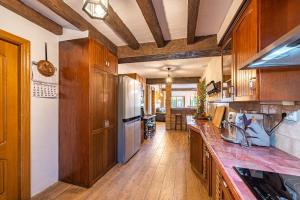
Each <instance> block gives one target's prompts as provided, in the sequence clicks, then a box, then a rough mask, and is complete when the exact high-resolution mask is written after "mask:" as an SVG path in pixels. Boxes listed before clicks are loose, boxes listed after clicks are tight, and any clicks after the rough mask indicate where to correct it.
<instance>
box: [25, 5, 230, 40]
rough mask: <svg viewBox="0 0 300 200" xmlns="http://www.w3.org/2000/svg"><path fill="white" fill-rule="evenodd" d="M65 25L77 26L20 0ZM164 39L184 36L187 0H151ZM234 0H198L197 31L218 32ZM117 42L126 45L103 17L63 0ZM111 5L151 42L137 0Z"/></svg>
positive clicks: (137, 37)
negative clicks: (91, 14) (95, 17)
mask: <svg viewBox="0 0 300 200" xmlns="http://www.w3.org/2000/svg"><path fill="white" fill-rule="evenodd" d="M22 1H23V2H25V3H26V4H27V5H29V6H31V7H32V8H34V9H35V10H37V11H38V12H40V13H42V14H43V15H46V16H47V17H49V18H50V19H52V20H53V21H55V22H57V23H58V24H60V25H62V26H63V27H65V28H70V29H76V28H75V27H74V26H72V25H71V24H70V23H68V22H66V21H65V20H64V19H62V18H61V17H59V16H57V15H56V14H55V13H54V12H52V11H51V10H49V9H48V8H46V7H45V6H43V5H42V4H41V3H39V2H38V1H36V0H22ZM152 1H153V4H154V7H155V10H156V13H157V16H158V19H159V23H160V26H161V28H162V32H163V35H164V38H165V40H171V39H172V40H173V39H179V38H186V34H187V5H188V0H152ZM232 1H233V0H201V1H200V8H199V16H198V23H197V29H196V35H197V36H201V35H211V34H217V33H218V31H219V29H220V27H221V24H222V22H223V20H224V18H225V16H226V13H227V12H228V9H229V7H230V5H231V4H232ZM64 2H66V3H67V4H68V5H69V6H70V7H72V8H73V9H74V10H75V11H77V12H78V13H79V14H80V15H82V16H83V17H84V18H85V19H86V20H88V21H89V22H90V23H92V24H93V25H94V26H95V27H96V28H97V29H98V30H99V31H100V32H101V33H102V34H104V35H105V36H106V37H107V38H108V39H110V40H111V41H112V42H113V43H114V44H116V45H117V46H122V45H126V43H125V42H124V41H123V40H122V39H121V38H119V37H118V36H117V35H116V34H115V33H114V32H113V31H112V30H111V28H110V27H108V26H107V25H106V24H105V23H104V22H103V21H101V20H97V19H91V18H90V17H89V16H88V15H87V14H85V13H84V12H83V11H82V5H83V0H64ZM110 4H111V6H112V8H113V9H114V10H115V11H116V13H117V14H118V15H119V16H120V18H121V19H122V20H123V22H124V23H125V24H126V25H127V27H128V28H129V29H130V31H131V32H132V33H133V35H134V36H135V37H136V39H137V40H138V41H139V43H145V42H154V39H153V36H152V34H151V32H150V29H149V27H148V25H147V23H146V21H145V19H144V17H143V14H142V12H141V10H140V8H139V6H138V5H137V3H136V0H110Z"/></svg>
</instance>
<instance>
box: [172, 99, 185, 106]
mask: <svg viewBox="0 0 300 200" xmlns="http://www.w3.org/2000/svg"><path fill="white" fill-rule="evenodd" d="M184 100H185V99H184V97H172V98H171V107H172V108H183V107H184Z"/></svg>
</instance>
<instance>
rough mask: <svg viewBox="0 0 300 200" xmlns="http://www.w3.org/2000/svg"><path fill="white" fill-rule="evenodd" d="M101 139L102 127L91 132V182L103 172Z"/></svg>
mask: <svg viewBox="0 0 300 200" xmlns="http://www.w3.org/2000/svg"><path fill="white" fill-rule="evenodd" d="M103 139H104V129H99V130H97V131H93V132H92V163H93V164H92V179H93V180H92V182H93V181H95V180H97V179H98V178H100V177H101V176H102V175H103V174H104V169H105V168H104V162H103Z"/></svg>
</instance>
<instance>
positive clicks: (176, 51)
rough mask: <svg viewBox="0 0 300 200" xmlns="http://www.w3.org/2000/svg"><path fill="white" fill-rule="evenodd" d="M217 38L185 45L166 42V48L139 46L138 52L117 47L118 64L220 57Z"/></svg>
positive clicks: (214, 36)
mask: <svg viewBox="0 0 300 200" xmlns="http://www.w3.org/2000/svg"><path fill="white" fill-rule="evenodd" d="M220 55H221V53H220V48H219V47H218V45H217V36H216V35H211V36H203V37H198V38H196V42H195V43H194V44H192V45H187V42H186V39H177V40H172V41H168V42H167V44H166V46H165V47H163V48H158V47H157V46H156V43H155V42H152V43H144V44H141V46H140V49H139V50H132V49H131V48H129V47H128V46H122V47H118V58H119V63H134V62H147V61H158V60H171V59H185V58H199V57H211V56H220Z"/></svg>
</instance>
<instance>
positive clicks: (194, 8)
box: [187, 0, 200, 44]
mask: <svg viewBox="0 0 300 200" xmlns="http://www.w3.org/2000/svg"><path fill="white" fill-rule="evenodd" d="M199 6H200V0H188V25H187V43H188V44H193V43H194V42H195V35H196V28H197V20H198V12H199Z"/></svg>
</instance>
